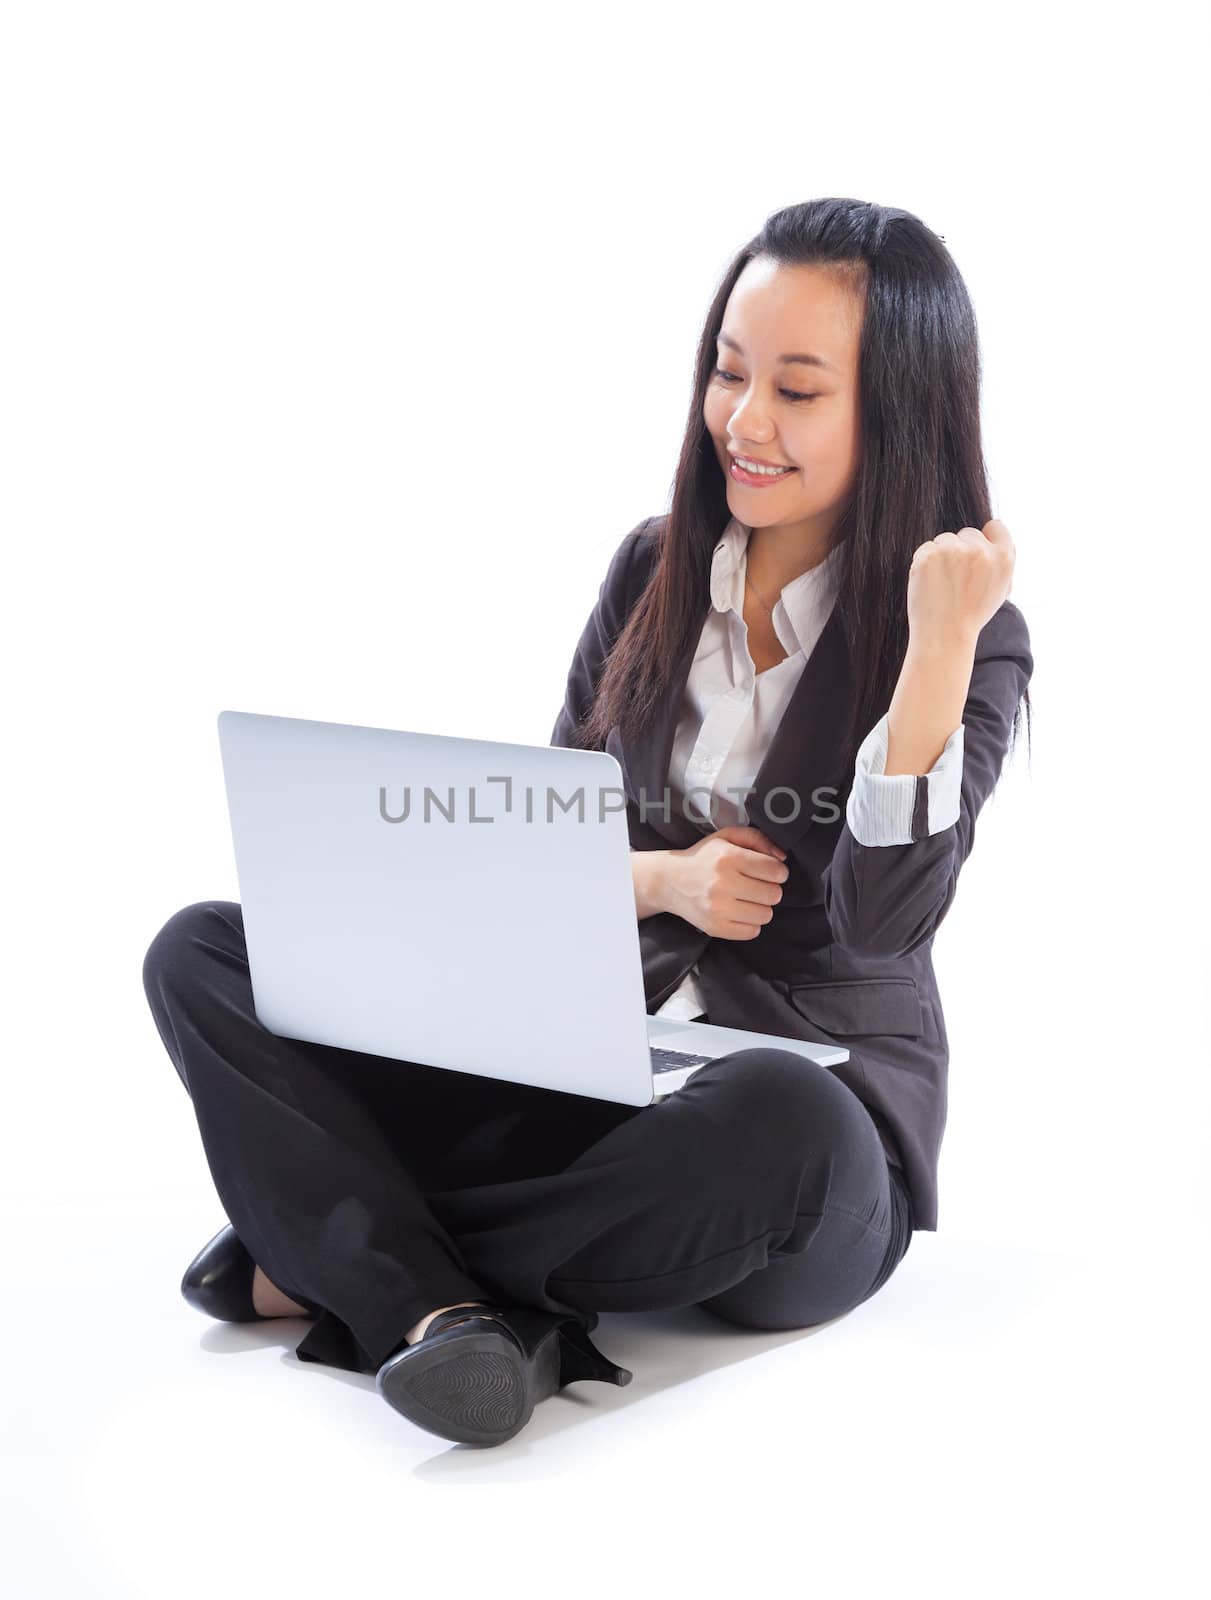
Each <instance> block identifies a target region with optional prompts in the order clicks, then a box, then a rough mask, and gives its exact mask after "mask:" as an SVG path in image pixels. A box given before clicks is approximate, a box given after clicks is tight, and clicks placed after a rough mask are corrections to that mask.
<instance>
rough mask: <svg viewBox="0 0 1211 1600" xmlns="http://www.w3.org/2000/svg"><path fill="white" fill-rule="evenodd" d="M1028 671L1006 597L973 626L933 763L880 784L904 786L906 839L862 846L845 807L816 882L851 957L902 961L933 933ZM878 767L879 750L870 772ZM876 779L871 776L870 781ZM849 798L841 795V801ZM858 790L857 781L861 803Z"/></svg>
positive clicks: (1024, 639)
mask: <svg viewBox="0 0 1211 1600" xmlns="http://www.w3.org/2000/svg"><path fill="white" fill-rule="evenodd" d="M1033 671H1034V659H1033V656H1032V655H1031V650H1030V635H1029V631H1028V629H1027V627H1026V621H1025V618H1024V617H1023V616H1022V613H1021V612H1020V611H1019V610H1018V608H1017V606H1015V605H1014V604H1013V603H1012V602H1011V601H1009V600H1006V601H1005V603H1004V604H1003V605H1002V606H1001V608H1000V609H999V610H998V611H997V612H996V614H995V615H994V616H992V617H990V618H989V620H988V622H986V623H985V625H984V627H983V628H982V629H981V630H980V635H979V638H978V640H977V641H976V653H975V661H974V664H973V667H972V673H971V683H970V686H969V688H968V691H967V699H966V702H965V703H964V706H963V720H962V723H961V724H960V727H959V728H957V729H956V730H955V733H953V734H952V735H951V737H950V739H949V740H948V741H947V749H946V750H945V751H944V752H943V755H942V756H940V757H939V764H940V766H939V765H937V764H936V765H935V767H934V768H933V769H932V770H931V772H930V773H927V774H921V775H919V776H918V775H914V774H911V773H900V774H897V775H896V776H895V777H893V778H891V779H887V778H886V777H883V779H882V781H883V782H884V783H891V784H893V785H898V786H899V787H900V788H904V787H905V786H906V785H910V786H911V788H912V791H913V795H912V798H913V805H912V808H911V813H910V814H909V821H908V829H909V831H908V834H907V836H906V837H905V836H900V837H901V842H898V843H892V844H884V843H867V844H864V843H862V842H861V840H860V839H859V837H858V835H857V834H856V833H855V831H854V822H857V823H858V831H859V833H862V832H863V821H864V815H865V814H864V813H863V812H861V811H860V810H858V809H856V808H851V807H850V806H848V805H847V807H846V817H845V820H844V822H843V823H842V827H841V832H840V835H839V837H838V839H837V844H836V848H835V849H834V851H833V857H832V860H831V861H830V863H829V865H828V866H827V867H826V868H825V869H824V874H823V879H822V883H823V889H824V909H825V914H826V916H827V917H828V922H829V928H830V930H831V932H832V936H833V939H834V940H835V941H836V943H837V944H839V945H842V946H843V947H845V948H846V949H848V950H850V951H852V953H853V954H855V955H858V956H873V957H889V958H892V959H894V958H896V957H899V956H906V955H910V954H911V953H912V952H913V951H914V950H916V949H917V948H918V947H919V946H920V945H922V944H924V943H925V942H926V940H928V939H931V938H932V937H933V935H934V934H935V933H936V932H937V930H938V928H939V926H940V925H941V922H942V919H943V917H944V916H945V915H946V913H947V911H948V910H949V909H950V903H951V901H952V900H953V899H954V895H955V888H956V886H957V884H958V880H959V872H960V871H961V869H962V866H963V863H964V862H965V861H966V860H967V857H968V856H969V855H970V853H971V848H972V845H973V844H974V842H975V830H976V818H977V817H978V816H979V814H980V811H981V809H982V807H983V805H984V802H985V801H986V800H987V799H988V796H989V795H990V794H991V793H992V791H993V789H994V788H995V787H996V784H997V780H998V779H999V777H1000V775H1001V769H1002V766H1003V765H1004V761H1005V756H1006V753H1007V751H1008V748H1009V734H1010V730H1011V728H1012V725H1013V716H1014V711H1015V708H1016V706H1017V703H1018V701H1019V700H1020V699H1021V697H1022V694H1023V692H1024V691H1025V689H1026V686H1027V684H1028V683H1029V682H1030V678H1031V674H1032V673H1033ZM877 731H878V725H876V728H875V729H872V730H871V734H870V735H868V737H867V740H866V741H865V742H864V745H863V749H864V750H866V751H867V757H868V758H870V757H871V754H872V751H873V750H874V749H875V746H877V743H878V740H877ZM956 736H957V737H956ZM872 741H873V742H872ZM952 741H953V743H952ZM956 755H958V756H960V757H961V761H960V763H959V764H958V765H956V764H955V763H954V761H953V760H952V759H951V758H953V757H954V756H956ZM885 763H886V746H884V747H883V760H882V762H881V763H879V766H880V767H881V765H883V764H885ZM956 771H960V772H961V777H960V783H959V795H958V811H957V815H956V816H954V817H953V820H950V821H949V823H948V825H943V826H939V825H938V824H940V823H943V824H945V823H946V822H947V811H948V809H949V807H948V804H947V799H946V797H947V795H948V794H949V793H951V792H952V791H951V790H950V787H949V785H950V782H951V781H952V778H953V774H954V773H955V772H956ZM879 781H880V780H879V778H878V777H877V776H875V777H872V778H871V783H872V784H875V785H877V784H878V782H879ZM853 793H854V791H853V790H852V789H851V799H852V798H853ZM867 794H868V790H867V787H866V786H865V785H864V786H863V787H862V792H861V799H862V800H863V801H864V800H865V799H866V797H867ZM851 811H853V816H852V819H851ZM864 837H867V838H872V837H886V835H883V834H880V835H874V834H871V833H865V834H864Z"/></svg>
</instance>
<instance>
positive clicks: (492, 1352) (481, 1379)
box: [375, 1330, 560, 1445]
mask: <svg viewBox="0 0 1211 1600" xmlns="http://www.w3.org/2000/svg"><path fill="white" fill-rule="evenodd" d="M559 1369H560V1342H559V1337H558V1334H557V1333H556V1334H553V1335H552V1336H551V1337H548V1338H546V1339H544V1340H543V1341H542V1343H541V1344H540V1345H539V1347H538V1349H537V1350H536V1351H535V1352H534V1355H533V1356H532V1357H529V1358H523V1357H521V1356H519V1355H518V1354H517V1353H516V1351H513V1352H510V1351H509V1350H508V1349H507V1348H506V1347H505V1341H504V1338H503V1336H502V1335H501V1334H498V1333H491V1332H484V1333H479V1332H474V1331H471V1330H465V1331H461V1332H460V1333H459V1336H458V1337H457V1338H456V1339H452V1340H448V1341H446V1342H445V1343H442V1342H440V1341H439V1342H437V1343H434V1344H433V1345H429V1346H427V1345H426V1344H425V1342H424V1340H423V1339H422V1340H421V1341H420V1343H419V1344H415V1345H410V1346H409V1353H408V1355H407V1357H406V1359H401V1360H399V1361H397V1362H396V1363H394V1364H388V1365H387V1366H385V1367H383V1368H380V1370H379V1373H378V1376H377V1378H376V1379H375V1385H376V1387H377V1389H378V1391H379V1393H380V1394H381V1395H382V1397H383V1399H384V1400H386V1401H387V1403H388V1405H390V1406H393V1407H394V1408H395V1410H396V1411H398V1412H400V1413H401V1414H402V1415H403V1416H405V1417H407V1418H408V1420H409V1421H410V1422H414V1423H416V1425H417V1426H418V1427H420V1428H425V1429H427V1430H428V1432H430V1433H435V1434H437V1435H438V1436H439V1437H441V1438H443V1439H452V1440H454V1442H455V1443H457V1444H474V1445H495V1444H504V1443H505V1441H506V1440H507V1439H512V1438H513V1437H514V1436H515V1435H516V1434H518V1433H520V1432H521V1430H522V1429H523V1428H524V1427H525V1425H526V1423H527V1422H529V1420H530V1417H531V1416H532V1415H533V1412H534V1404H535V1400H536V1398H537V1397H538V1396H539V1395H546V1394H548V1393H554V1392H555V1390H556V1389H557V1387H558V1383H559Z"/></svg>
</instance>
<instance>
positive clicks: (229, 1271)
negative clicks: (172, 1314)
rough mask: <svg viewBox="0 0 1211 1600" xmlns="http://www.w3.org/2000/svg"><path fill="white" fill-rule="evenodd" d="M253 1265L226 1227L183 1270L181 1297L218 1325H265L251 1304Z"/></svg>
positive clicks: (229, 1226) (240, 1242) (254, 1264)
mask: <svg viewBox="0 0 1211 1600" xmlns="http://www.w3.org/2000/svg"><path fill="white" fill-rule="evenodd" d="M255 1271H256V1262H255V1261H254V1260H253V1259H252V1257H251V1256H250V1255H249V1253H248V1251H247V1250H246V1249H245V1248H244V1245H243V1243H242V1241H241V1239H240V1236H239V1234H238V1233H236V1231H235V1229H234V1228H233V1227H232V1226H231V1224H230V1223H228V1224H227V1226H226V1227H225V1228H220V1229H219V1231H218V1233H216V1234H215V1236H214V1238H213V1239H212V1240H211V1241H210V1243H209V1244H207V1245H204V1246H203V1248H202V1249H201V1250H199V1251H198V1253H197V1255H196V1256H195V1257H194V1258H193V1260H192V1261H191V1262H190V1263H189V1265H188V1266H187V1267H186V1268H185V1276H184V1277H183V1278H182V1279H181V1293H182V1295H184V1297H185V1299H186V1300H187V1301H188V1302H189V1304H190V1305H191V1306H194V1307H195V1308H196V1309H197V1310H198V1311H204V1312H205V1313H206V1315H207V1316H208V1317H217V1318H218V1319H219V1320H220V1321H221V1322H265V1321H268V1318H266V1317H262V1316H261V1313H260V1312H259V1311H258V1310H257V1309H256V1307H255V1306H254V1305H253V1303H252V1276H253V1273H254V1272H255Z"/></svg>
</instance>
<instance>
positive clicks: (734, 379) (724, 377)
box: [715, 367, 820, 400]
mask: <svg viewBox="0 0 1211 1600" xmlns="http://www.w3.org/2000/svg"><path fill="white" fill-rule="evenodd" d="M715 376H716V377H717V378H718V379H719V381H720V382H721V383H739V382H740V379H739V376H738V375H737V374H736V373H734V372H725V371H724V370H723V368H722V367H716V368H715ZM778 393H779V394H784V395H785V396H786V398H787V399H788V400H818V399H819V398H820V396H819V395H818V394H800V393H799V392H798V391H797V390H795V389H779V391H778Z"/></svg>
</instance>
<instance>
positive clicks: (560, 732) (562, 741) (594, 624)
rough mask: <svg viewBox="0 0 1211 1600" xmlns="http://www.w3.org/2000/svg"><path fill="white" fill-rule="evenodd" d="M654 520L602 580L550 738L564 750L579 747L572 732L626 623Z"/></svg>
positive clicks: (633, 536) (622, 548) (636, 532)
mask: <svg viewBox="0 0 1211 1600" xmlns="http://www.w3.org/2000/svg"><path fill="white" fill-rule="evenodd" d="M652 520H653V519H652V518H651V517H648V518H647V519H646V520H645V521H643V522H641V523H640V524H639V525H638V526H637V527H635V528H632V529H631V531H630V533H628V534H627V536H626V538H625V539H624V540H623V541H622V543H621V544H620V545H619V546H618V549H617V550H616V551H615V552H614V555H613V557H612V558H611V560H610V565H609V568H608V569H607V571H606V575H605V577H604V578H603V579H602V583H601V588H600V589H599V590H598V593H597V604H596V605H595V606H594V607H593V610H592V612H591V613H590V615H589V620H588V621H587V622H586V623H585V625H584V628H583V630H582V632H581V635H580V641H579V643H578V644H577V646H576V652H575V654H574V655H573V657H572V665H571V667H570V669H569V671H568V682H567V687H566V689H565V691H564V698H563V707H562V709H561V710H560V713H559V715H558V717H556V719H555V726H554V728H553V729H552V731H551V737H550V739H549V741H548V743H550V744H553V745H558V746H559V747H560V748H561V749H565V750H570V749H573V748H576V747H575V746H574V745H573V743H572V735H573V733H574V731H575V729H576V728H577V726H578V725H579V724H580V722H581V721H582V720H583V718H584V717H585V716H586V715H587V714H588V711H589V708H590V707H591V706H592V704H593V699H594V696H595V695H596V693H597V685H598V683H599V682H600V680H601V674H602V670H603V668H604V666H605V661H606V657H607V656H608V655H609V653H610V651H611V650H612V649H613V647H614V643H615V641H616V640H617V638H618V635H619V634H620V633H621V632H622V630H623V627H624V625H625V623H626V619H627V615H628V612H629V610H630V594H631V582H632V576H631V575H632V568H633V566H634V562H635V550H636V546H637V545H638V543H639V540H640V538H641V537H642V535H643V534H644V532H645V531H646V530H647V528H648V527H649V525H650V523H651V522H652Z"/></svg>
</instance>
